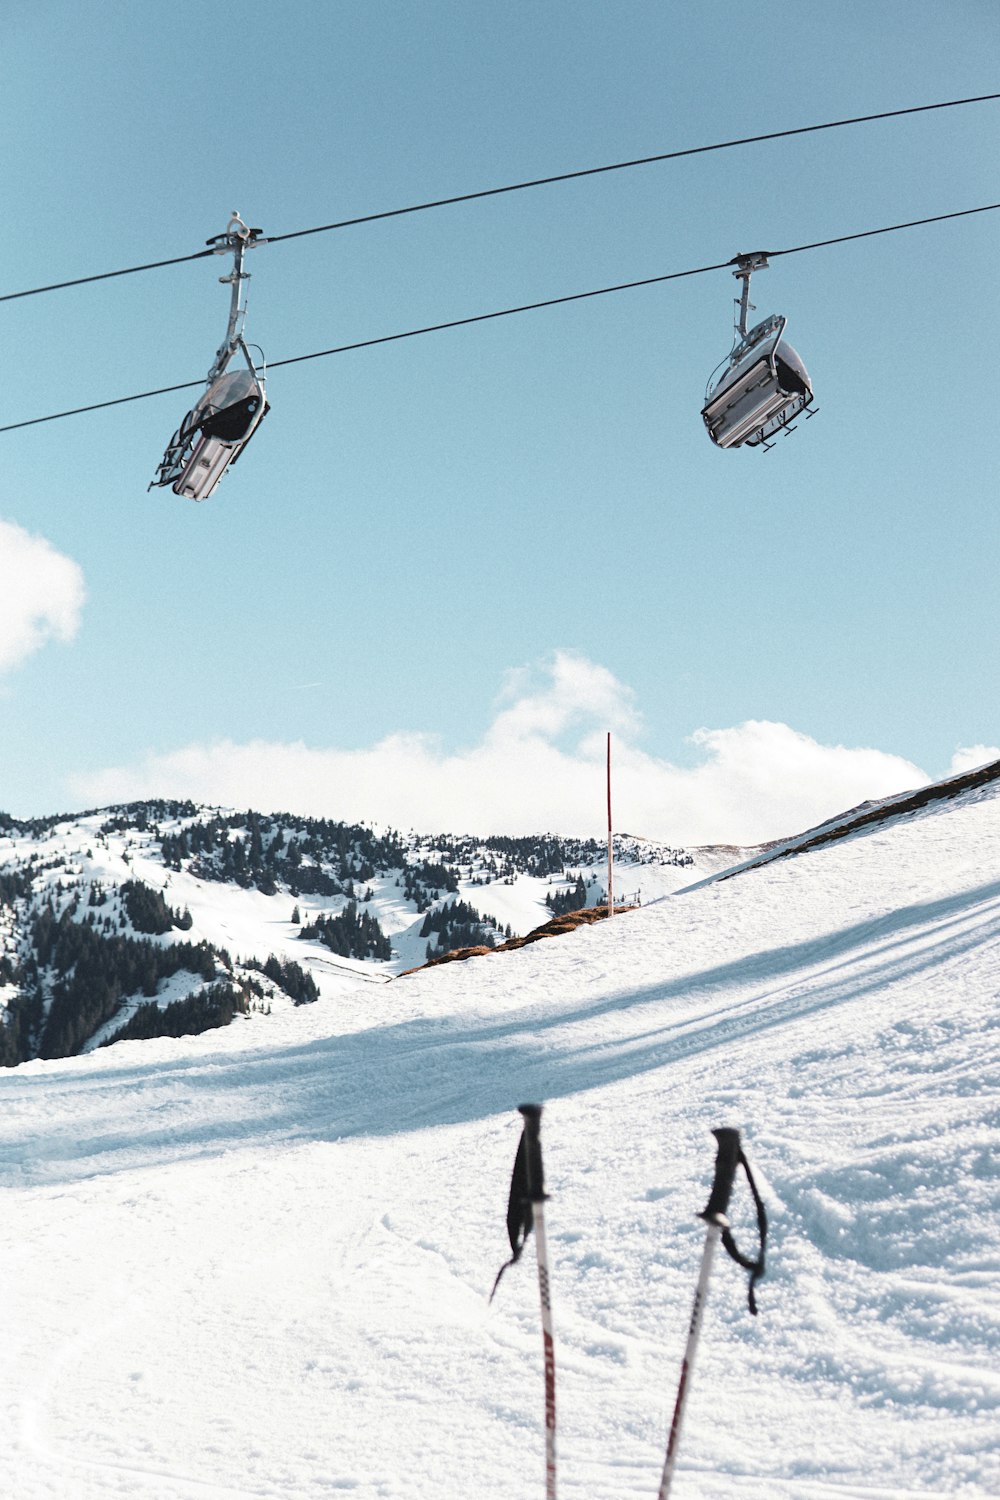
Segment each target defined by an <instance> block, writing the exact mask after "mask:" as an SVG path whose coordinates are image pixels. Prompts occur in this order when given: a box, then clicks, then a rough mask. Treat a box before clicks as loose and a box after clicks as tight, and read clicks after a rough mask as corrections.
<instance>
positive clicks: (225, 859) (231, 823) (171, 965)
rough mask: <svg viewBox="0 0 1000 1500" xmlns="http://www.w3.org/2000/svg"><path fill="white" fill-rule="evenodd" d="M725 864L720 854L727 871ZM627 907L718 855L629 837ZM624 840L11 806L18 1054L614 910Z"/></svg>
mask: <svg viewBox="0 0 1000 1500" xmlns="http://www.w3.org/2000/svg"><path fill="white" fill-rule="evenodd" d="M713 860H714V862H713ZM615 861H616V873H615V882H616V890H615V894H616V899H617V900H618V901H619V902H628V903H638V902H641V901H643V900H650V899H653V898H655V897H657V896H660V895H662V894H664V893H665V892H667V891H670V890H673V889H676V887H678V886H679V885H682V884H684V883H685V882H686V881H688V880H690V878H691V877H692V874H693V873H696V872H700V873H706V872H707V871H709V870H711V869H712V868H714V867H716V866H717V865H718V863H719V860H718V858H714V856H713V851H710V850H706V851H699V855H698V859H697V861H695V859H694V858H693V857H692V856H691V855H690V854H688V853H686V852H685V851H684V850H682V849H670V848H667V847H666V846H664V845H661V844H655V843H652V842H650V841H648V840H643V839H638V838H633V837H630V836H628V835H625V836H620V837H618V838H617V839H616V841H615ZM606 884H607V849H606V845H605V844H599V843H596V842H595V841H593V840H571V839H565V838H556V837H554V836H551V835H540V836H538V837H535V838H520V839H513V838H499V837H498V838H492V839H475V838H471V837H461V838H459V837H453V836H450V835H437V836H435V837H425V836H420V835H417V834H415V833H412V832H410V833H408V834H405V835H404V834H400V833H397V832H396V831H395V830H393V829H386V830H376V829H373V828H370V827H366V826H360V825H351V824H344V823H334V822H330V821H328V820H320V819H303V818H292V817H290V816H288V815H280V814H279V815H274V816H272V815H266V814H261V813H256V812H245V813H233V812H226V811H223V810H221V809H219V808H203V807H196V806H194V805H193V804H191V803H176V802H144V803H134V804H131V805H129V806H127V807H115V808H108V809H104V810H103V811H99V812H95V813H88V814H85V815H83V816H80V817H68V818H51V819H41V820H35V821H32V822H28V823H19V822H17V821H16V820H15V819H12V818H8V817H4V816H2V815H0V1024H2V1031H0V1061H2V1062H3V1063H5V1064H6V1065H8V1066H10V1065H14V1064H17V1063H20V1062H24V1061H26V1060H28V1059H30V1058H32V1057H45V1058H54V1057H66V1056H71V1055H73V1054H74V1053H76V1052H80V1051H91V1050H93V1049H94V1048H96V1047H99V1046H101V1045H103V1044H104V1043H106V1042H109V1041H113V1040H116V1039H119V1038H122V1037H131V1038H143V1037H147V1038H148V1037H151V1036H156V1035H175V1036H179V1035H184V1034H192V1033H197V1032H200V1031H203V1030H205V1029H207V1028H210V1027H217V1026H220V1025H225V1024H227V1023H228V1022H230V1021H231V1020H232V1019H233V1017H234V1016H238V1015H242V1016H249V1017H255V1016H259V1015H269V1014H271V1013H273V1010H274V1008H275V1007H278V1008H280V1007H282V1006H288V1005H299V1004H302V1003H307V1002H310V1001H314V1000H316V999H318V997H319V995H320V994H321V993H323V994H325V995H330V994H334V993H337V992H339V991H341V990H343V989H344V988H345V987H347V988H353V987H356V986H357V985H359V984H365V983H371V982H373V981H375V982H379V983H382V982H384V981H385V980H386V979H389V978H391V977H392V976H393V975H394V974H396V973H400V972H402V971H404V970H406V969H409V968H413V967H414V966H416V965H419V964H421V963H423V962H424V961H425V959H426V958H428V957H431V956H434V955H436V954H440V953H443V952H447V951H448V950H449V949H453V948H458V947H464V946H468V945H471V944H484V945H486V946H494V945H496V944H497V943H499V942H502V941H503V939H504V938H505V937H506V938H510V937H511V936H512V935H514V936H520V935H522V934H524V933H525V932H528V931H530V930H531V929H532V928H534V927H537V926H538V925H539V924H540V923H542V922H544V921H545V920H546V919H547V918H550V917H551V916H553V914H555V913H558V912H559V911H562V910H566V909H571V908H574V907H579V906H586V905H590V906H593V905H596V904H597V903H598V902H602V901H605V900H606V891H605V886H606Z"/></svg>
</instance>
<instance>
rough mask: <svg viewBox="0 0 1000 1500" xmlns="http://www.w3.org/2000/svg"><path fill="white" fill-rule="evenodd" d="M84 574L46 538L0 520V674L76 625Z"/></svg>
mask: <svg viewBox="0 0 1000 1500" xmlns="http://www.w3.org/2000/svg"><path fill="white" fill-rule="evenodd" d="M84 598H85V590H84V585H83V573H82V572H81V570H80V568H79V566H78V565H77V564H76V563H75V562H74V561H73V560H72V558H69V557H65V556H64V555H63V554H62V553H61V552H57V551H56V549H55V548H54V547H53V546H52V545H51V543H50V542H47V541H46V540H45V538H44V537H40V536H32V535H31V534H30V532H27V531H25V530H24V529H23V528H22V527H20V526H17V525H15V524H14V522H13V521H0V672H9V671H11V669H12V668H14V667H16V666H19V665H20V663H21V662H22V661H24V660H25V658H26V657H28V656H30V655H31V654H32V653H33V652H35V651H37V650H39V648H40V647H42V646H44V645H45V643H46V641H50V640H57V641H71V640H72V639H73V637H74V635H75V634H76V632H77V630H78V629H79V626H80V612H81V610H82V608H83V602H84Z"/></svg>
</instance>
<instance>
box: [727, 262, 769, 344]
mask: <svg viewBox="0 0 1000 1500" xmlns="http://www.w3.org/2000/svg"><path fill="white" fill-rule="evenodd" d="M771 254H773V251H769V250H751V251H750V252H749V253H748V254H746V255H734V256H733V259H732V262H731V264H732V265H735V267H736V270H735V271H734V272H733V275H734V276H735V277H736V278H737V280H739V281H742V283H743V287H742V290H741V292H740V300H739V303H738V304H737V305H738V307H739V314H738V317H737V322H736V341H737V343H739V341H740V339H745V338H746V336H747V313H748V312H751V311H753V312H756V310H757V309H756V308H755V307H754V306H753V304H752V302H751V301H750V277H751V276H752V275H753V273H754V271H766V270H767V264H768V256H769V255H771Z"/></svg>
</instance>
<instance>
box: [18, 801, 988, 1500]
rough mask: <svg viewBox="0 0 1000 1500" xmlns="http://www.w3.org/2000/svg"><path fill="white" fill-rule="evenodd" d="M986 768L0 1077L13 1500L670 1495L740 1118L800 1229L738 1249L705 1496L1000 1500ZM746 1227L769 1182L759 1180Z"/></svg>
mask: <svg viewBox="0 0 1000 1500" xmlns="http://www.w3.org/2000/svg"><path fill="white" fill-rule="evenodd" d="M998 847H1000V797H998V787H997V783H996V782H995V781H994V782H990V783H988V784H986V785H984V786H981V787H978V788H974V789H972V790H971V791H968V792H966V793H965V794H963V795H959V796H955V797H952V798H949V799H947V800H943V801H939V802H936V803H934V804H931V805H928V806H926V807H924V808H922V809H921V810H919V811H916V812H911V813H894V814H891V815H890V816H888V817H887V819H886V820H885V821H883V822H881V823H874V824H871V825H869V826H866V827H865V828H863V829H861V830H859V831H858V832H856V833H855V834H853V835H849V836H847V837H844V838H841V839H839V840H837V841H836V842H833V843H828V844H826V845H824V846H823V847H820V848H815V849H811V850H809V851H807V852H803V853H799V854H795V855H793V856H792V857H787V858H782V859H779V860H775V861H772V862H770V863H764V864H760V865H758V866H757V867H756V868H751V869H747V870H745V871H744V872H742V873H740V874H738V875H736V876H734V877H733V878H730V879H721V880H714V881H710V882H708V883H701V884H700V885H698V886H697V887H694V888H691V889H688V890H684V891H679V892H677V893H676V894H673V895H668V896H665V897H664V898H663V899H661V900H659V901H656V902H654V903H652V904H649V905H646V906H644V907H643V908H642V909H641V910H638V911H635V912H631V913H627V914H624V915H622V916H619V917H617V918H615V919H614V920H613V921H612V922H609V923H600V924H597V925H596V926H592V927H587V928H581V929H580V930H578V931H577V932H575V933H574V934H572V935H571V936H568V937H565V938H561V939H558V940H553V941H550V942H542V943H536V944H533V945H531V946H529V947H526V948H524V949H521V950H518V951H516V952H512V953H507V954H503V955H494V956H489V957H484V958H481V959H474V960H471V961H469V962H467V963H457V964H449V965H444V966H442V967H439V968H434V969H431V970H425V971H422V972H421V973H418V974H414V975H408V976H405V977H402V978H399V979H396V980H394V981H392V982H391V983H384V984H380V985H364V986H361V985H353V986H350V987H348V988H345V989H344V990H343V991H342V992H337V993H331V994H329V995H327V994H326V993H324V998H323V999H322V1000H321V1001H320V1002H318V1003H317V1004H315V1005H312V1006H305V1007H302V1008H299V1009H291V1008H289V1009H288V1010H287V1011H283V1012H280V1013H278V1012H276V1013H275V1014H274V1015H272V1016H271V1017H269V1018H267V1020H266V1021H264V1020H262V1019H260V1018H257V1019H255V1020H253V1021H247V1022H236V1023H234V1024H233V1025H232V1026H231V1027H229V1028H227V1029H225V1030H223V1031H213V1032H208V1033H206V1034H204V1035H202V1036H199V1037H194V1038H187V1039H183V1040H182V1041H171V1040H156V1041H145V1042H141V1043H122V1044H119V1045H117V1046H115V1047H112V1048H109V1049H106V1050H104V1051H100V1052H97V1053H93V1054H90V1055H87V1056H83V1057H77V1058H72V1059H68V1060H65V1061H60V1062H56V1063H41V1062H36V1063H28V1064H25V1065H23V1066H22V1067H20V1068H18V1069H15V1070H12V1071H8V1072H6V1073H3V1074H0V1190H2V1194H3V1214H2V1218H0V1266H2V1271H3V1276H2V1285H3V1288H4V1302H3V1306H4V1330H5V1340H4V1346H5V1358H4V1359H3V1361H2V1362H0V1383H2V1409H3V1413H4V1441H3V1443H2V1444H0V1487H2V1490H3V1492H4V1493H6V1494H10V1495H12V1496H17V1497H18V1500H36V1497H37V1500H49V1497H60V1500H65V1497H67V1496H68V1497H73V1500H77V1497H79V1500H106V1497H115V1496H136V1497H143V1500H154V1497H155V1500H194V1497H200V1500H236V1497H241V1500H251V1497H254V1500H257V1497H273V1500H279V1497H280V1500H318V1497H320V1496H323V1497H330V1496H334V1495H339V1494H341V1493H346V1494H352V1495H356V1496H359V1497H386V1500H404V1497H405V1500H409V1497H419V1500H424V1497H428V1500H429V1497H432V1496H433V1497H435V1500H469V1497H472V1496H475V1497H476V1500H511V1497H516V1500H531V1497H532V1496H538V1497H541V1496H542V1495H543V1494H544V1468H543V1439H542V1416H543V1384H542V1361H541V1338H540V1333H539V1317H538V1294H537V1285H536V1281H535V1277H534V1268H533V1264H532V1258H533V1257H532V1256H531V1255H530V1254H526V1255H525V1257H524V1259H523V1260H522V1262H521V1264H519V1265H518V1266H516V1267H514V1268H513V1269H512V1270H511V1271H509V1272H508V1273H507V1275H506V1276H505V1278H504V1280H503V1282H502V1283H501V1287H500V1289H499V1291H498V1293H497V1297H496V1300H495V1301H494V1302H493V1304H492V1305H488V1303H487V1296H488V1293H489V1290H490V1287H491V1286H492V1283H493V1278H494V1276H495V1274H496V1271H497V1269H498V1267H499V1265H500V1263H501V1261H502V1260H504V1259H505V1258H506V1252H507V1244H506V1236H505V1227H504V1213H505V1208H506V1197H507V1189H508V1183H509V1175H510V1168H511V1164H512V1160H513V1155H514V1150H515V1147H516V1144H517V1139H518V1134H519V1128H520V1119H519V1117H518V1116H517V1115H516V1113H515V1107H516V1105H517V1104H518V1103H519V1102H521V1101H522V1100H525V1099H536V1100H540V1101H544V1102H545V1105H546V1108H545V1113H544V1117H543V1130H542V1140H543V1147H544V1153H545V1166H546V1178H547V1187H548V1190H549V1193H550V1195H551V1201H550V1203H549V1204H548V1208H547V1220H546V1222H547V1227H548V1233H549V1248H550V1253H551V1258H552V1298H553V1308H554V1318H555V1326H556V1365H557V1375H558V1422H559V1434H558V1449H559V1490H560V1494H561V1495H562V1496H564V1497H573V1500H596V1497H602V1500H633V1497H639V1496H648V1497H655V1495H656V1492H657V1486H658V1483H659V1475H660V1470H661V1468H662V1462H663V1452H664V1446H665V1440H666V1430H667V1423H668V1420H669V1415H670V1411H671V1409H672V1405H673V1397H674V1390H675V1386H676V1378H677V1373H678V1367H679V1361H680V1355H681V1351H682V1348H683V1343H684V1337H685V1334H686V1330H687V1322H688V1317H689V1312H690V1303H691V1294H692V1291H693V1286H694V1278H695V1275H696V1272H697V1266H698V1260H699V1256H700V1249H701V1243H702V1239H703V1225H702V1224H701V1223H700V1222H699V1220H698V1219H697V1217H696V1215H697V1211H698V1210H699V1209H700V1208H701V1207H702V1206H703V1204H704V1201H705V1198H706V1196H707V1191H708V1185H709V1182H710V1178H711V1171H712V1162H713V1149H714V1147H713V1142H712V1139H711V1136H710V1134H709V1132H710V1130H711V1128H712V1127H713V1126H716V1125H723V1124H724V1125H736V1126H738V1127H739V1128H740V1129H741V1130H742V1132H743V1137H744V1144H745V1147H746V1150H747V1154H748V1156H749V1157H750V1159H751V1162H752V1164H753V1166H754V1169H755V1172H756V1174H757V1177H758V1181H759V1183H760V1185H761V1188H762V1192H763V1193H764V1196H765V1199H766V1202H767V1206H768V1210H769V1214H770V1218H771V1240H770V1244H769V1267H768V1274H767V1277H766V1279H765V1280H764V1281H763V1282H762V1283H761V1284H760V1286H759V1288H758V1301H759V1305H760V1315H759V1317H758V1318H757V1319H756V1320H754V1319H751V1318H750V1317H749V1316H748V1314H747V1310H746V1281H745V1277H744V1276H743V1274H742V1273H740V1272H739V1271H738V1270H737V1269H736V1267H734V1266H733V1265H732V1264H731V1263H730V1262H729V1261H728V1260H726V1259H725V1257H723V1256H720V1257H719V1258H718V1259H717V1261H716V1270H715V1274H714V1278H713V1283H712V1287H711V1291H710V1297H709V1305H708V1310H707V1314H706V1318H705V1324H704V1331H703V1337H702V1345H701V1348H700V1351H699V1356H698V1366H697V1369H696V1372H695V1376H694V1383H693V1389H692V1393H691V1398H690V1402H689V1407H688V1414H687V1420H686V1426H685V1432H684V1439H683V1444H682V1449H681V1454H680V1463H679V1469H678V1474H677V1478H676V1481H675V1485H674V1490H673V1496H675V1497H676V1500H721V1497H735V1500H774V1497H777V1500H785V1497H788V1500H834V1497H851V1500H867V1497H878V1500H889V1497H900V1500H904V1497H905V1500H911V1497H917V1496H919V1497H931V1496H935V1497H937V1496H958V1495H961V1496H995V1495H998V1494H1000V1457H998V1447H1000V1442H998V1439H1000V1365H998V1359H997V1351H998V1346H1000V1291H998V1286H1000V1213H998V1209H1000V1185H998V1173H997V1165H996V1138H997V1137H996V1130H997V1125H998V1124H1000V1007H998V997H1000V941H998V939H1000V870H998V868H997V860H996V850H997V848H998ZM732 1217H733V1219H734V1222H735V1224H736V1228H737V1237H738V1238H739V1237H740V1236H741V1234H742V1235H744V1236H747V1237H749V1238H751V1239H752V1236H751V1231H750V1224H751V1221H752V1211H751V1207H750V1204H749V1202H748V1201H747V1197H746V1194H745V1192H741V1191H740V1189H739V1188H738V1189H737V1194H736V1197H735V1198H734V1202H733V1207H732Z"/></svg>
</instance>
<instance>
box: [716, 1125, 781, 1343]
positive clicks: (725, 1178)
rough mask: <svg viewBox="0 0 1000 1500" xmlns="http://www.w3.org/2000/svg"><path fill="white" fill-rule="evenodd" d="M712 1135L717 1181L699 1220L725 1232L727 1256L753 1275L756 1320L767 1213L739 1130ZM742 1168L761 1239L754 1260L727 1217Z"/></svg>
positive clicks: (751, 1288)
mask: <svg viewBox="0 0 1000 1500" xmlns="http://www.w3.org/2000/svg"><path fill="white" fill-rule="evenodd" d="M712 1134H713V1135H714V1136H715V1139H716V1141H717V1142H718V1151H717V1153H716V1158H715V1179H714V1181H713V1183H712V1191H711V1193H710V1195H709V1199H708V1202H707V1204H706V1205H705V1207H704V1208H703V1209H702V1212H701V1215H700V1217H701V1218H703V1219H704V1220H705V1221H706V1223H709V1224H716V1225H718V1227H719V1229H720V1230H721V1231H722V1243H723V1245H724V1246H725V1249H726V1253H727V1254H728V1255H729V1256H730V1257H731V1258H732V1259H733V1260H734V1261H735V1262H736V1264H737V1265H738V1266H742V1267H743V1270H744V1271H749V1272H750V1284H749V1287H748V1288H747V1305H748V1307H749V1308H750V1311H751V1313H752V1314H753V1316H754V1317H756V1316H757V1298H756V1296H755V1295H754V1289H755V1287H756V1285H757V1283H758V1281H760V1279H761V1277H762V1276H763V1275H764V1249H765V1246H766V1244H767V1213H766V1211H765V1208H764V1204H763V1201H762V1199H761V1196H760V1193H759V1192H758V1191H757V1184H756V1183H755V1182H754V1179H753V1173H752V1172H751V1170H750V1164H749V1162H748V1161H747V1159H746V1157H745V1156H744V1154H743V1148H742V1146H741V1145H740V1133H739V1131H738V1130H732V1129H728V1128H723V1129H720V1130H713V1131H712ZM738 1167H742V1168H743V1172H744V1175H745V1176H746V1180H747V1183H748V1185H749V1188H750V1192H751V1193H752V1195H753V1201H754V1206H755V1207H756V1209H757V1233H758V1235H759V1237H760V1250H759V1253H758V1255H757V1258H756V1260H751V1259H750V1258H749V1257H748V1256H746V1255H743V1254H742V1252H741V1251H740V1249H739V1246H738V1245H737V1243H736V1241H735V1239H734V1238H733V1232H732V1230H731V1228H730V1227H729V1220H728V1219H727V1218H726V1211H727V1209H728V1208H729V1199H730V1198H731V1196H732V1192H733V1183H734V1182H735V1179H736V1170H737V1168H738Z"/></svg>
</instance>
